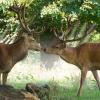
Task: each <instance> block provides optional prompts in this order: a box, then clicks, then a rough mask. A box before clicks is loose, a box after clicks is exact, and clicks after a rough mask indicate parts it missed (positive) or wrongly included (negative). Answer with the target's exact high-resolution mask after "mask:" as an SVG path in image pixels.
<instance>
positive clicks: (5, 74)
mask: <svg viewBox="0 0 100 100" xmlns="http://www.w3.org/2000/svg"><path fill="white" fill-rule="evenodd" d="M7 76H8V73H3V74H2V80H3V83H2V84H3V85H6V82H7Z"/></svg>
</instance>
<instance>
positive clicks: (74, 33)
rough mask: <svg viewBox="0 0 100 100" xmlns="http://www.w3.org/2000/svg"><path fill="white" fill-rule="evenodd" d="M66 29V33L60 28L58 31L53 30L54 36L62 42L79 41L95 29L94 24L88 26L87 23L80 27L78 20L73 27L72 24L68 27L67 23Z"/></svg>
mask: <svg viewBox="0 0 100 100" xmlns="http://www.w3.org/2000/svg"><path fill="white" fill-rule="evenodd" d="M70 20H71V19H70ZM79 27H80V28H79ZM67 28H68V29H67V31H63V28H61V30H60V31H58V30H57V29H56V28H54V29H53V32H54V35H55V36H56V37H57V38H59V39H60V40H63V41H64V42H73V41H81V40H83V39H84V38H86V37H87V35H89V34H90V33H91V32H92V31H93V30H94V29H95V28H96V24H91V25H90V24H88V23H84V24H83V25H81V23H80V22H79V20H78V21H76V22H75V23H74V25H72V24H70V25H69V22H68V27H67ZM59 33H60V35H59ZM72 37H73V38H72ZM69 38H71V39H69Z"/></svg>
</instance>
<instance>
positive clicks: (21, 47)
mask: <svg viewBox="0 0 100 100" xmlns="http://www.w3.org/2000/svg"><path fill="white" fill-rule="evenodd" d="M8 48H9V52H10V54H11V55H12V59H13V64H15V63H17V62H18V61H20V60H22V59H24V58H25V57H26V55H27V52H28V45H27V43H26V41H25V39H24V38H22V39H20V40H18V41H16V42H15V43H13V44H10V45H9V47H8Z"/></svg>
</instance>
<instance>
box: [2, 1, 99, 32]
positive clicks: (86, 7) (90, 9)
mask: <svg viewBox="0 0 100 100" xmlns="http://www.w3.org/2000/svg"><path fill="white" fill-rule="evenodd" d="M12 1H13V0H10V2H11V3H13V2H12ZM17 1H18V2H20V3H22V2H26V4H27V5H26V19H27V22H28V24H29V26H30V27H31V28H37V27H40V28H41V27H42V26H45V27H46V31H50V30H51V29H53V28H56V29H57V30H60V29H61V28H62V29H63V30H67V29H68V28H69V27H68V22H67V18H68V17H71V22H72V23H73V24H74V23H75V22H76V21H77V20H79V21H80V22H81V24H84V23H90V24H93V23H96V24H97V26H98V27H97V28H96V31H98V32H100V1H99V0H29V1H28V0H24V1H23V0H17ZM5 2H7V1H5ZM8 6H9V5H8V4H7V3H5V4H0V33H2V32H3V31H4V30H5V28H7V27H8V28H7V29H6V30H7V31H8V29H9V31H10V32H14V31H16V28H17V26H18V21H17V19H16V16H15V14H14V13H12V12H9V11H8V10H7V8H8ZM14 17H15V20H14V19H13V18H14ZM12 20H13V21H12ZM49 33H50V32H49Z"/></svg>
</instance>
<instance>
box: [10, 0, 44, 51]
mask: <svg viewBox="0 0 100 100" xmlns="http://www.w3.org/2000/svg"><path fill="white" fill-rule="evenodd" d="M9 10H10V11H13V12H15V13H16V14H17V16H18V20H19V22H20V26H21V27H22V29H24V31H25V32H24V35H22V36H21V37H24V38H25V39H26V40H25V41H26V42H27V45H28V46H29V49H33V50H40V44H39V43H38V42H37V41H36V40H35V39H34V38H33V36H36V35H40V34H41V33H43V31H44V27H42V29H41V30H40V31H37V30H35V29H34V28H33V29H31V28H30V27H29V26H28V24H27V21H26V18H25V4H21V5H18V3H17V2H16V1H14V3H13V5H12V6H10V7H9ZM19 35H20V34H19Z"/></svg>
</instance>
